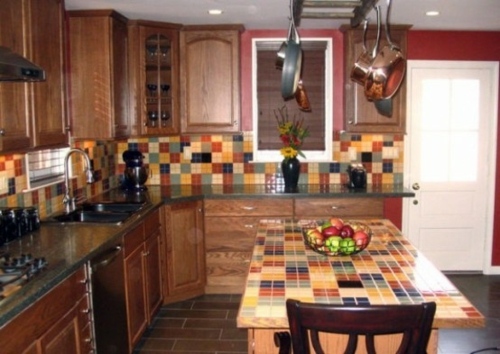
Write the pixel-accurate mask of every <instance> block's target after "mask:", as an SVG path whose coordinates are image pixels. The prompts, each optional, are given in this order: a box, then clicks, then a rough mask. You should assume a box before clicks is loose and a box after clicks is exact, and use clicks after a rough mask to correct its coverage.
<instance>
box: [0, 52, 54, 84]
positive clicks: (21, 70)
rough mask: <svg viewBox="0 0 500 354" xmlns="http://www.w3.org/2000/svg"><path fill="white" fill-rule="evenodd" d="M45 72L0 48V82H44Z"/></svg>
mask: <svg viewBox="0 0 500 354" xmlns="http://www.w3.org/2000/svg"><path fill="white" fill-rule="evenodd" d="M44 80H45V71H44V70H43V69H42V68H40V67H39V66H37V65H35V64H33V63H32V62H30V61H29V60H28V59H26V58H24V57H23V56H21V55H19V54H17V53H14V52H13V51H12V50H10V49H9V48H6V47H0V81H22V82H32V81H44Z"/></svg>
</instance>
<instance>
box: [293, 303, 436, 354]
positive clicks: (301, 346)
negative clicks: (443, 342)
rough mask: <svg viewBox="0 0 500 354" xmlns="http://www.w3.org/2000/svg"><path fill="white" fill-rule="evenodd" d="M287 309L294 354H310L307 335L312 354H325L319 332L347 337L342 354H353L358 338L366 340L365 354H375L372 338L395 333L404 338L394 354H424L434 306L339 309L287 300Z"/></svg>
mask: <svg viewBox="0 0 500 354" xmlns="http://www.w3.org/2000/svg"><path fill="white" fill-rule="evenodd" d="M286 309H287V314H288V323H289V325H290V333H291V337H292V348H293V352H294V353H296V354H309V353H310V351H309V348H310V344H309V336H308V333H310V338H311V342H312V345H313V348H314V350H315V352H316V353H317V354H324V351H323V348H322V347H321V343H320V341H319V336H318V333H319V332H328V333H338V334H344V335H348V336H349V339H348V343H347V347H346V349H345V351H344V353H345V354H354V352H355V351H356V348H357V344H358V337H359V336H360V335H364V336H365V343H366V349H367V352H368V354H375V343H374V337H375V336H377V335H384V334H385V335H387V334H397V333H402V334H403V336H402V340H401V344H400V346H399V349H398V350H397V354H425V353H426V348H427V343H428V342H429V338H430V334H431V330H432V321H433V319H434V314H435V313H436V303H434V302H426V303H422V304H415V305H372V306H342V305H340V306H338V305H329V304H314V303H304V302H300V301H297V300H293V299H288V300H287V302H286ZM382 354H388V353H382Z"/></svg>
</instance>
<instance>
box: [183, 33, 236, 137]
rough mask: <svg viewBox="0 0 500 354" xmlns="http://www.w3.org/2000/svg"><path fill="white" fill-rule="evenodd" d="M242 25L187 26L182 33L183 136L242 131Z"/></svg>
mask: <svg viewBox="0 0 500 354" xmlns="http://www.w3.org/2000/svg"><path fill="white" fill-rule="evenodd" d="M242 30H243V27H242V26H239V25H226V26H185V27H184V29H183V30H182V31H181V34H180V60H181V128H182V132H183V133H232V132H237V131H239V130H241V128H240V32H241V31H242Z"/></svg>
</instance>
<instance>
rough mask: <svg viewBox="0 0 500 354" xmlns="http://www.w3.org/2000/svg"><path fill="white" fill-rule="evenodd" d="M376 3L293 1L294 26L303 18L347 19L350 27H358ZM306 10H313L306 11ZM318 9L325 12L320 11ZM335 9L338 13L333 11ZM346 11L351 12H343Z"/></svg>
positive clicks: (367, 0) (370, 0) (375, 0)
mask: <svg viewBox="0 0 500 354" xmlns="http://www.w3.org/2000/svg"><path fill="white" fill-rule="evenodd" d="M377 3H378V0H293V15H294V18H295V25H296V26H299V25H300V20H301V19H303V18H310V19H349V20H350V23H351V27H353V28H354V27H358V26H359V25H360V24H361V23H363V21H364V20H365V18H367V17H368V13H369V12H370V11H371V10H372V9H373V8H374V6H375V5H377ZM307 9H315V10H314V11H307ZM320 9H325V10H324V11H320ZM336 9H339V11H335V10H336ZM340 9H342V10H344V11H340ZM346 9H352V11H345V10H346Z"/></svg>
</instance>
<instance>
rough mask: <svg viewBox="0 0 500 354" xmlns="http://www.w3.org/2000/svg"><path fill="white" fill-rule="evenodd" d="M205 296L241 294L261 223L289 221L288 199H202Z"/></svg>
mask: <svg viewBox="0 0 500 354" xmlns="http://www.w3.org/2000/svg"><path fill="white" fill-rule="evenodd" d="M204 203H205V204H204V205H205V244H206V259H207V286H206V290H205V291H206V292H207V293H226V294H227V293H234V294H241V293H243V290H244V288H245V282H246V278H247V274H248V266H249V264H250V259H251V257H252V252H253V247H254V241H255V235H256V233H257V227H258V224H259V221H260V220H261V219H269V218H288V219H291V218H292V217H293V199H292V198H267V199H257V198H254V199H252V198H236V199H205V202H204Z"/></svg>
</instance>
